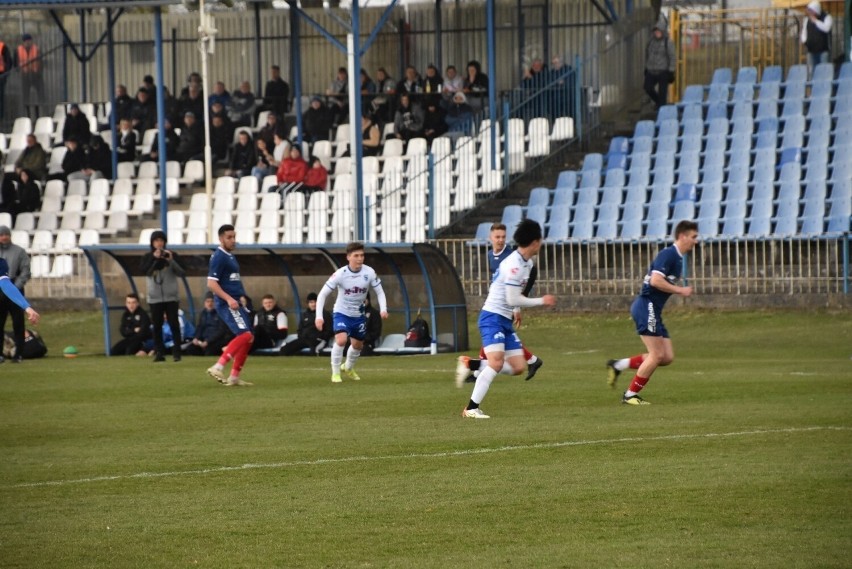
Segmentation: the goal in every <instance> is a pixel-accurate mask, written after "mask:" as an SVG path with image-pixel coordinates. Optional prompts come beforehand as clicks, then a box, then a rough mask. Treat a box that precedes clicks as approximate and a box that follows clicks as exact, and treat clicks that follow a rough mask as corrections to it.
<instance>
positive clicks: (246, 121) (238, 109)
mask: <svg viewBox="0 0 852 569" xmlns="http://www.w3.org/2000/svg"><path fill="white" fill-rule="evenodd" d="M255 108H256V104H255V100H254V93H252V92H251V84H250V83H249V82H248V81H243V82H242V83H240V88H239V90H238V91H236V92H235V93H234V94H233V95H231V106H230V107H228V118H229V119H231V122H232V123H233V124H234V126H235V127H237V126H252V124H251V122H252V119H254V110H255Z"/></svg>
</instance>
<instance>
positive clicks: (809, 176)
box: [802, 149, 828, 184]
mask: <svg viewBox="0 0 852 569" xmlns="http://www.w3.org/2000/svg"><path fill="white" fill-rule="evenodd" d="M823 150H824V149H823ZM827 155H828V153H826V156H827ZM802 179H803V180H804V181H806V182H817V181H818V182H822V183H823V184H824V183H825V181H826V180H827V179H828V164H826V163H825V162H819V161H814V162H811V161H810V160H808V163H807V164H806V165H805V175H804V177H803V178H802Z"/></svg>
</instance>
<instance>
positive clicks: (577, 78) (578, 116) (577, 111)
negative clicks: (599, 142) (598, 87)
mask: <svg viewBox="0 0 852 569" xmlns="http://www.w3.org/2000/svg"><path fill="white" fill-rule="evenodd" d="M582 83H583V60H582V59H580V56H579V55H575V56H574V132H575V134H576V135H577V139H578V140H581V141H582V138H583V99H582V97H583V85H582Z"/></svg>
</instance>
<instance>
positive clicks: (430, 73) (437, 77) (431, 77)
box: [423, 63, 444, 106]
mask: <svg viewBox="0 0 852 569" xmlns="http://www.w3.org/2000/svg"><path fill="white" fill-rule="evenodd" d="M443 83H444V79H443V78H442V77H441V73H440V72H439V71H438V68H437V67H435V66H434V65H432V64H431V63H430V64H429V66H428V67H427V68H426V77H425V78H424V79H423V92H424V93H425V94H426V97H427V99H429V98H433V99H440V94H441V90H442V89H443ZM423 105H424V106H425V105H426V103H425V102H424V103H423Z"/></svg>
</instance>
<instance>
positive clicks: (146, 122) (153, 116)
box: [130, 87, 157, 134]
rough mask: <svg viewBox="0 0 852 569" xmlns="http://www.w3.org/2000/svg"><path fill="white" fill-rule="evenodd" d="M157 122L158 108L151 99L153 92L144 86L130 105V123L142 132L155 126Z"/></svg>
mask: <svg viewBox="0 0 852 569" xmlns="http://www.w3.org/2000/svg"><path fill="white" fill-rule="evenodd" d="M156 122H157V109H156V107H155V106H154V102H153V100H151V93H149V92H148V90H147V89H145V88H144V87H140V88H139V90H138V91H136V100H135V101H133V104H132V105H131V106H130V124H131V125H132V126H133V128H135V129H136V130H138V131H139V132H140V133H143V134H144V133H145V131H146V130H149V129H152V128H154V125H155V124H156Z"/></svg>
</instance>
